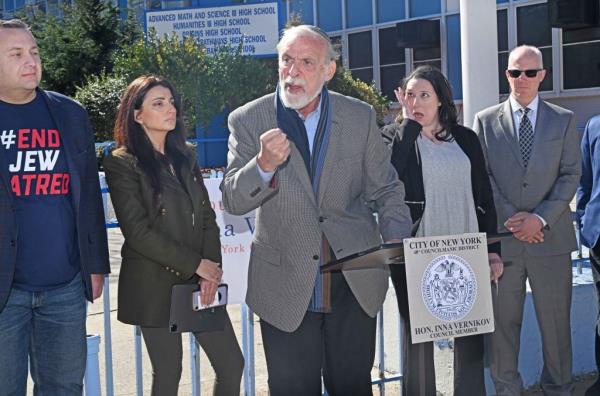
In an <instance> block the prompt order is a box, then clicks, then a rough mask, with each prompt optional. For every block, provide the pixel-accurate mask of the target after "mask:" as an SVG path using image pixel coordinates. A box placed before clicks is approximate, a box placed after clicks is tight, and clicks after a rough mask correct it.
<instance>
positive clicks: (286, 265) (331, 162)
mask: <svg viewBox="0 0 600 396" xmlns="http://www.w3.org/2000/svg"><path fill="white" fill-rule="evenodd" d="M277 51H278V54H279V84H278V87H277V92H275V93H272V94H269V95H266V96H264V97H262V98H259V99H257V100H255V101H252V102H250V103H248V104H246V105H244V106H242V107H240V108H238V109H237V110H235V111H234V112H232V113H231V115H230V116H229V130H230V132H231V136H230V138H229V154H228V166H227V171H226V175H225V179H224V181H223V184H222V190H223V202H224V205H225V208H226V209H227V210H228V211H229V212H231V213H233V214H244V213H247V212H248V211H251V210H253V209H256V208H259V209H258V211H257V217H256V230H255V233H254V241H253V244H252V253H251V258H250V270H249V275H248V293H247V296H246V302H247V303H248V305H249V306H250V308H252V309H253V310H254V312H256V313H257V314H258V316H260V318H261V331H262V337H263V342H264V348H265V356H266V360H267V369H268V373H269V389H270V394H271V395H274V396H278V395H286V396H287V395H320V394H321V373H322V374H323V379H324V383H325V388H326V389H327V391H328V393H329V394H330V395H370V394H372V391H371V378H370V371H371V368H372V365H373V359H374V354H375V327H376V325H375V316H376V314H377V311H378V310H379V309H380V308H381V305H382V303H383V300H384V298H385V294H386V291H387V289H388V270H387V269H383V268H380V269H369V270H358V271H352V272H346V273H332V274H326V275H321V274H320V273H319V266H320V265H322V264H323V263H326V262H328V261H330V260H332V259H334V258H341V257H344V256H348V255H351V254H354V253H357V252H359V251H362V250H365V249H367V248H371V247H374V246H377V245H378V244H380V243H381V237H383V240H384V241H398V240H400V239H401V238H403V237H405V236H408V235H409V233H410V225H411V224H410V220H409V214H408V208H407V207H406V206H405V205H404V189H403V186H402V184H401V182H399V181H398V178H397V175H396V173H395V171H394V169H393V168H392V167H391V165H390V161H389V155H390V154H389V152H388V151H387V149H386V148H385V146H384V144H383V141H382V140H381V137H380V135H379V132H378V128H377V125H376V123H375V112H374V111H373V109H372V108H371V107H370V106H368V105H367V104H365V103H363V102H361V101H359V100H356V99H353V98H349V97H345V96H342V95H339V94H337V93H335V92H330V91H328V90H327V88H326V87H325V85H326V83H327V81H329V80H330V79H331V78H332V77H333V75H334V73H335V69H336V64H335V60H336V58H337V54H336V52H335V51H334V49H333V47H332V45H331V42H330V40H329V38H328V37H327V35H326V34H325V33H324V32H322V31H321V30H320V29H318V28H316V27H314V26H308V25H300V26H295V27H292V28H289V29H287V30H286V31H285V32H284V33H283V36H282V38H281V40H280V41H279V44H278V45H277ZM373 212H377V213H378V218H379V224H378V223H377V222H376V221H375V218H374V216H373Z"/></svg>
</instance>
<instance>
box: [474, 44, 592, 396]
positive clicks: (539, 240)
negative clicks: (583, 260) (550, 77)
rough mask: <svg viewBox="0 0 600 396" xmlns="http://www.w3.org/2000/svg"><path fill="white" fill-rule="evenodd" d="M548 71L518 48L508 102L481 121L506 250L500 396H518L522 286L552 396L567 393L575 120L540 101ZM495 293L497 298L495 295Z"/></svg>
mask: <svg viewBox="0 0 600 396" xmlns="http://www.w3.org/2000/svg"><path fill="white" fill-rule="evenodd" d="M545 75H546V71H545V70H544V67H543V64H542V54H541V52H540V51H539V50H538V49H537V48H535V47H531V46H520V47H517V48H515V49H514V50H513V51H512V52H511V53H510V56H509V58H508V69H507V70H506V78H507V79H508V82H509V84H510V88H511V93H510V97H509V99H508V100H507V101H505V102H504V103H501V104H499V105H496V106H492V107H490V108H488V109H486V110H483V111H482V112H480V113H478V114H477V115H476V116H475V122H474V128H473V129H474V130H475V131H476V132H477V133H478V134H479V138H480V140H481V144H482V145H483V149H484V153H485V155H486V160H487V166H488V172H489V175H490V179H491V182H492V188H493V190H494V202H495V204H496V208H497V213H498V228H499V230H500V231H503V232H506V231H508V232H512V234H513V238H511V239H510V240H508V241H505V242H503V244H502V257H503V259H504V262H505V267H504V275H503V276H502V278H500V281H499V284H498V293H497V296H496V301H495V306H494V313H495V318H496V331H495V332H494V333H493V334H492V335H491V349H490V357H491V360H490V368H491V371H492V378H493V380H494V384H495V386H496V391H497V394H498V395H519V394H520V392H521V390H522V388H523V383H522V380H521V377H520V375H519V372H518V368H517V367H518V355H519V346H520V345H519V341H520V333H521V322H522V319H523V304H524V300H525V292H526V281H527V280H529V285H530V286H531V290H532V293H533V301H534V306H535V312H536V316H537V319H538V323H539V325H540V331H541V335H542V344H543V355H544V369H543V371H542V376H541V380H540V382H541V385H542V390H543V391H544V394H546V395H570V394H571V393H572V378H571V365H572V357H571V327H570V308H571V287H572V285H571V280H572V272H571V271H572V270H571V259H570V252H571V251H572V250H574V249H576V248H577V244H576V241H575V234H574V228H573V221H572V220H571V212H570V210H569V202H570V201H571V199H572V198H573V195H574V193H575V190H576V189H577V185H578V183H579V177H580V174H581V154H580V150H579V136H578V134H577V131H576V129H575V120H574V119H573V113H572V112H570V111H568V110H566V109H563V108H561V107H558V106H555V105H553V104H550V103H547V102H545V101H543V100H541V99H540V98H539V96H538V89H539V86H540V83H541V82H542V80H543V79H544V77H545ZM495 294H496V293H495Z"/></svg>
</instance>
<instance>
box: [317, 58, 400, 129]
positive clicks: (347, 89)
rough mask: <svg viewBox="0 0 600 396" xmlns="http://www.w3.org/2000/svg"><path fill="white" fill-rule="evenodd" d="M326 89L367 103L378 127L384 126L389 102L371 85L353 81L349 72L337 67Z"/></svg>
mask: <svg viewBox="0 0 600 396" xmlns="http://www.w3.org/2000/svg"><path fill="white" fill-rule="evenodd" d="M328 87H329V89H331V90H332V91H336V92H339V93H341V94H343V95H346V96H351V97H353V98H357V99H360V100H362V101H363V102H367V103H368V104H370V105H371V106H373V108H374V109H375V113H376V114H377V123H378V124H379V125H380V126H382V125H383V124H384V122H383V117H384V116H385V114H386V113H387V111H388V108H389V105H390V101H389V100H388V99H387V98H386V97H384V96H382V95H381V93H379V92H378V91H377V89H376V88H375V87H374V86H373V85H369V84H367V83H364V82H363V81H361V80H358V79H354V78H353V77H352V74H350V72H349V71H347V70H344V69H343V68H342V67H339V66H338V68H337V70H336V72H335V76H334V77H333V78H332V79H331V81H330V82H329V84H328Z"/></svg>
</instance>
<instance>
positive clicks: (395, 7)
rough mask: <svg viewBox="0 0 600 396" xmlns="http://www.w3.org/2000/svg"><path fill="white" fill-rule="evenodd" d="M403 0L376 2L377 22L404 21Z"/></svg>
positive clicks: (380, 0) (378, 0)
mask: <svg viewBox="0 0 600 396" xmlns="http://www.w3.org/2000/svg"><path fill="white" fill-rule="evenodd" d="M405 7H406V6H405V0H377V22H378V23H381V22H389V21H396V20H398V19H405V18H406V15H405Z"/></svg>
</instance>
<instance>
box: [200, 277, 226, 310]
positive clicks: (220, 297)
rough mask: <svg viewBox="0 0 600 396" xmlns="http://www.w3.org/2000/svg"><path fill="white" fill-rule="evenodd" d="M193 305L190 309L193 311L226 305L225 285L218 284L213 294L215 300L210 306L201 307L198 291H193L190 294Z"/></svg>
mask: <svg viewBox="0 0 600 396" xmlns="http://www.w3.org/2000/svg"><path fill="white" fill-rule="evenodd" d="M192 299H193V304H192V307H193V309H194V311H200V310H201V309H206V308H212V307H218V306H221V305H227V284H225V283H223V284H220V285H219V287H218V288H217V293H216V294H215V299H214V301H213V302H212V304H210V305H206V306H204V305H202V300H201V295H200V290H198V291H195V292H194V293H193V294H192Z"/></svg>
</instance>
